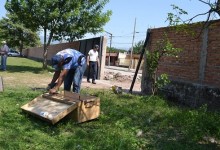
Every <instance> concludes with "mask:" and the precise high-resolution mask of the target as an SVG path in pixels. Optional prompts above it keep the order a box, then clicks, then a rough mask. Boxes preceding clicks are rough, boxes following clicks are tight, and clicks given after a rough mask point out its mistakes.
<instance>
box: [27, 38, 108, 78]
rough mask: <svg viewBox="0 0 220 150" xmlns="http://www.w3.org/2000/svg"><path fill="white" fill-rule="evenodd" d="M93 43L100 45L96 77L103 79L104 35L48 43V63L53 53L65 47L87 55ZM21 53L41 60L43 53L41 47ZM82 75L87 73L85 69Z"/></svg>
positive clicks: (105, 42)
mask: <svg viewBox="0 0 220 150" xmlns="http://www.w3.org/2000/svg"><path fill="white" fill-rule="evenodd" d="M95 44H98V45H99V46H100V49H99V58H100V68H98V74H97V79H103V78H104V67H105V57H106V56H105V55H106V48H107V46H106V45H107V38H106V37H96V38H92V39H85V40H79V41H74V42H70V43H61V44H54V45H50V46H49V47H48V52H47V60H48V63H49V64H50V60H51V58H52V56H53V55H55V54H56V53H57V52H59V51H61V50H63V49H66V48H73V49H76V50H79V51H80V52H82V53H83V54H85V55H86V56H87V54H88V52H89V50H90V49H92V48H93V46H94V45H95ZM23 54H24V55H25V56H26V57H27V58H31V59H36V60H40V61H41V60H43V54H44V48H43V47H32V48H29V49H27V50H24V51H23ZM84 75H87V70H86V72H85V74H84Z"/></svg>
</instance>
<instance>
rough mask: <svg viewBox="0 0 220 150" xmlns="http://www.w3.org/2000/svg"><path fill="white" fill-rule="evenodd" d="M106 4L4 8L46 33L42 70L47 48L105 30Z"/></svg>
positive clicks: (41, 1)
mask: <svg viewBox="0 0 220 150" xmlns="http://www.w3.org/2000/svg"><path fill="white" fill-rule="evenodd" d="M107 2H108V0H92V1H85V0H77V1H73V0H28V1H23V0H22V1H17V0H7V2H6V5H5V8H6V10H7V11H8V12H9V13H10V14H12V15H17V16H18V19H19V20H22V22H23V24H24V25H25V26H26V27H28V28H31V29H33V30H34V31H35V30H40V29H41V30H43V32H44V61H43V68H47V61H46V60H47V48H48V46H49V45H50V43H51V41H52V40H62V39H65V40H68V41H73V40H76V39H79V38H82V37H83V36H84V35H85V34H86V33H93V34H95V33H98V32H100V31H103V26H104V25H105V24H106V23H107V22H108V21H109V19H110V15H111V11H109V10H108V11H106V12H102V11H103V9H104V6H105V5H106V3H107ZM47 35H48V40H47V39H46V36H47ZM46 40H47V41H46Z"/></svg>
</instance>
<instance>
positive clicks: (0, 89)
mask: <svg viewBox="0 0 220 150" xmlns="http://www.w3.org/2000/svg"><path fill="white" fill-rule="evenodd" d="M3 91H4V85H3V78H2V77H1V76H0V92H3Z"/></svg>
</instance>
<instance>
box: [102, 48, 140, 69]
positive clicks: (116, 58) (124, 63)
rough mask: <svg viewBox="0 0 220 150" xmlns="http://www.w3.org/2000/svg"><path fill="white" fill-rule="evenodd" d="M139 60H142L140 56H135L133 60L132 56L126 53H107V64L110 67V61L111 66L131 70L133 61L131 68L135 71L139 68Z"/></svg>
mask: <svg viewBox="0 0 220 150" xmlns="http://www.w3.org/2000/svg"><path fill="white" fill-rule="evenodd" d="M109 57H110V59H109ZM139 58H140V54H133V55H132V59H131V55H130V54H128V53H126V52H125V53H121V52H119V53H106V59H105V60H106V62H105V64H106V65H109V60H110V66H120V67H126V68H129V67H130V65H131V61H133V65H132V66H131V69H135V68H136V67H137V64H138V61H139ZM142 66H143V60H142V62H141V66H140V69H142Z"/></svg>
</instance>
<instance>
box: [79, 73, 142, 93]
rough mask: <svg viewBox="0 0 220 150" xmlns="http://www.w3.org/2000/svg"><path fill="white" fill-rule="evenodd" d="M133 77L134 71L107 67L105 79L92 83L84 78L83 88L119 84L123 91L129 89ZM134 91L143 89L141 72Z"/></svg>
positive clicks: (104, 87)
mask: <svg viewBox="0 0 220 150" xmlns="http://www.w3.org/2000/svg"><path fill="white" fill-rule="evenodd" d="M133 77H134V73H132V72H125V71H118V70H109V69H105V71H104V79H103V80H96V83H97V84H92V83H88V82H87V81H86V79H85V78H83V80H82V88H96V89H111V87H112V86H119V87H122V89H123V91H129V89H130V87H131V83H132V80H133ZM132 91H134V92H140V91H141V74H138V75H137V78H136V80H135V84H134V86H133V90H132Z"/></svg>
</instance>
